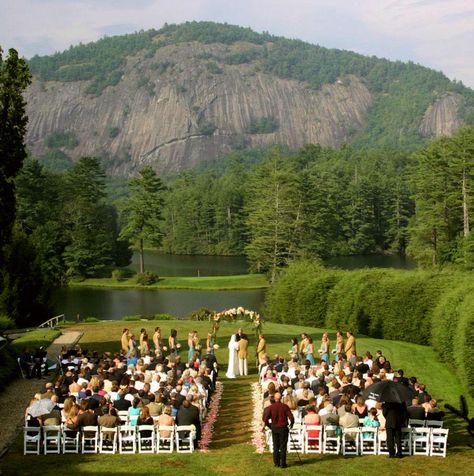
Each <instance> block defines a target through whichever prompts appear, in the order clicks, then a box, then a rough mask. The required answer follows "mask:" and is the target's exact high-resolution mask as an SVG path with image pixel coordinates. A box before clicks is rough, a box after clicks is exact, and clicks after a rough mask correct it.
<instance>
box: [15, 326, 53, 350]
mask: <svg viewBox="0 0 474 476" xmlns="http://www.w3.org/2000/svg"><path fill="white" fill-rule="evenodd" d="M60 335H61V331H58V330H53V329H35V330H33V331H29V332H27V333H26V334H24V335H22V336H21V337H19V338H18V339H15V340H14V341H13V342H12V343H11V347H12V348H13V349H14V351H15V352H16V353H18V354H19V353H21V351H22V350H23V348H25V347H26V348H28V349H30V350H35V349H36V348H38V347H40V346H45V347H47V346H48V345H49V344H51V342H53V341H54V339H56V338H57V337H59V336H60Z"/></svg>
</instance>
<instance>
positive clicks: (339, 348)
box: [334, 331, 344, 362]
mask: <svg viewBox="0 0 474 476" xmlns="http://www.w3.org/2000/svg"><path fill="white" fill-rule="evenodd" d="M343 352H344V337H343V335H342V332H341V331H337V332H336V348H335V349H334V353H335V354H336V362H338V361H339V360H340V358H341V354H342V353H343Z"/></svg>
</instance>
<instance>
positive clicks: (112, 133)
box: [109, 127, 120, 139]
mask: <svg viewBox="0 0 474 476" xmlns="http://www.w3.org/2000/svg"><path fill="white" fill-rule="evenodd" d="M119 134H120V127H109V137H110V138H111V139H115V138H116V137H117V136H118V135H119Z"/></svg>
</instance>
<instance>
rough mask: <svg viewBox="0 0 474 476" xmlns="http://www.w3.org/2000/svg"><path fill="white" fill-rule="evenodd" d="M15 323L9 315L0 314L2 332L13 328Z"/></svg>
mask: <svg viewBox="0 0 474 476" xmlns="http://www.w3.org/2000/svg"><path fill="white" fill-rule="evenodd" d="M14 327H15V323H14V322H13V320H12V319H10V318H9V317H8V316H0V332H3V331H6V330H8V329H13V328H14Z"/></svg>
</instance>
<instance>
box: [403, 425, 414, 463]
mask: <svg viewBox="0 0 474 476" xmlns="http://www.w3.org/2000/svg"><path fill="white" fill-rule="evenodd" d="M412 433H413V429H412V428H402V455H403V456H410V455H411V451H412V442H411V435H412Z"/></svg>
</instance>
